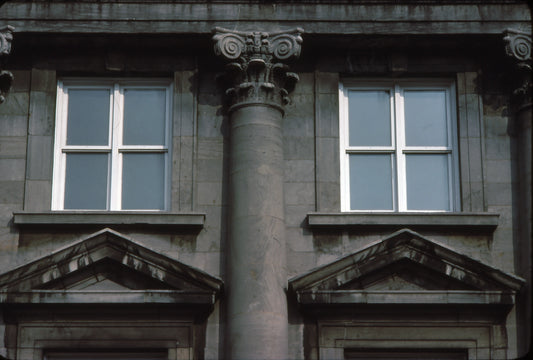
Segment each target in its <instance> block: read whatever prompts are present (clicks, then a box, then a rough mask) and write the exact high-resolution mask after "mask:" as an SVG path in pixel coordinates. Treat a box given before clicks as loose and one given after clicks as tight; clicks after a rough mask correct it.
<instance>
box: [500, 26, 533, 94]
mask: <svg viewBox="0 0 533 360" xmlns="http://www.w3.org/2000/svg"><path fill="white" fill-rule="evenodd" d="M504 35H505V36H504V38H503V40H504V41H505V52H506V53H507V55H508V56H509V57H511V58H512V59H513V60H514V61H515V64H516V68H517V75H518V78H519V79H518V80H519V83H518V85H517V87H516V89H515V90H514V91H513V95H514V96H515V97H516V98H518V99H519V102H520V103H521V104H522V105H525V104H527V103H530V102H531V95H532V91H531V90H532V87H533V84H532V81H531V67H532V63H531V34H529V33H525V32H522V31H518V30H512V29H508V30H506V31H505V32H504Z"/></svg>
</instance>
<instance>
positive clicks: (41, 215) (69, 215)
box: [13, 211, 205, 228]
mask: <svg viewBox="0 0 533 360" xmlns="http://www.w3.org/2000/svg"><path fill="white" fill-rule="evenodd" d="M13 223H14V224H15V225H17V226H19V227H29V226H71V225H87V226H91V225H103V226H110V225H139V226H166V227H199V228H202V227H203V226H204V223H205V214H202V213H159V212H131V211H116V212H115V211H98V212H88V211H51V212H17V213H14V214H13Z"/></svg>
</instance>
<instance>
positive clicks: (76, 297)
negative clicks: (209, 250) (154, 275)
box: [0, 290, 216, 306]
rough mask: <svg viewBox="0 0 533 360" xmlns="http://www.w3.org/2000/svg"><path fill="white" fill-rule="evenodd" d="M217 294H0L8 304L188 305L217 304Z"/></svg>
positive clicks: (144, 291) (36, 291)
mask: <svg viewBox="0 0 533 360" xmlns="http://www.w3.org/2000/svg"><path fill="white" fill-rule="evenodd" d="M215 302H216V294H215V292H214V291H202V292H191V291H180V290H127V291H110V290H103V291H95V290H89V291H83V290H31V291H18V292H9V291H5V290H4V291H0V303H4V304H93V305H94V304H180V306H182V305H185V304H194V305H213V304H214V303H215Z"/></svg>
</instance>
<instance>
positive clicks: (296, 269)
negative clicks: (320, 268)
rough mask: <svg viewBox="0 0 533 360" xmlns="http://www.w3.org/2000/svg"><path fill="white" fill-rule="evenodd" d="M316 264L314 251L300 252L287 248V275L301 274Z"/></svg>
mask: <svg viewBox="0 0 533 360" xmlns="http://www.w3.org/2000/svg"><path fill="white" fill-rule="evenodd" d="M315 266H316V254H315V252H314V251H307V252H300V251H292V250H290V248H289V249H288V250H287V276H288V278H291V277H293V276H297V275H301V274H302V273H304V272H306V271H309V270H311V269H312V268H314V267H315Z"/></svg>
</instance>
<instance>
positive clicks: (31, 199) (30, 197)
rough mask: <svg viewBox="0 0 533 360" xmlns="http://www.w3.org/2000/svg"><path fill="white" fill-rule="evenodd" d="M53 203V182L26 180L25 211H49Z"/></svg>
mask: <svg viewBox="0 0 533 360" xmlns="http://www.w3.org/2000/svg"><path fill="white" fill-rule="evenodd" d="M51 203H52V182H51V181H50V180H26V191H25V194H24V209H26V210H28V211H49V210H50V209H51Z"/></svg>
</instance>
